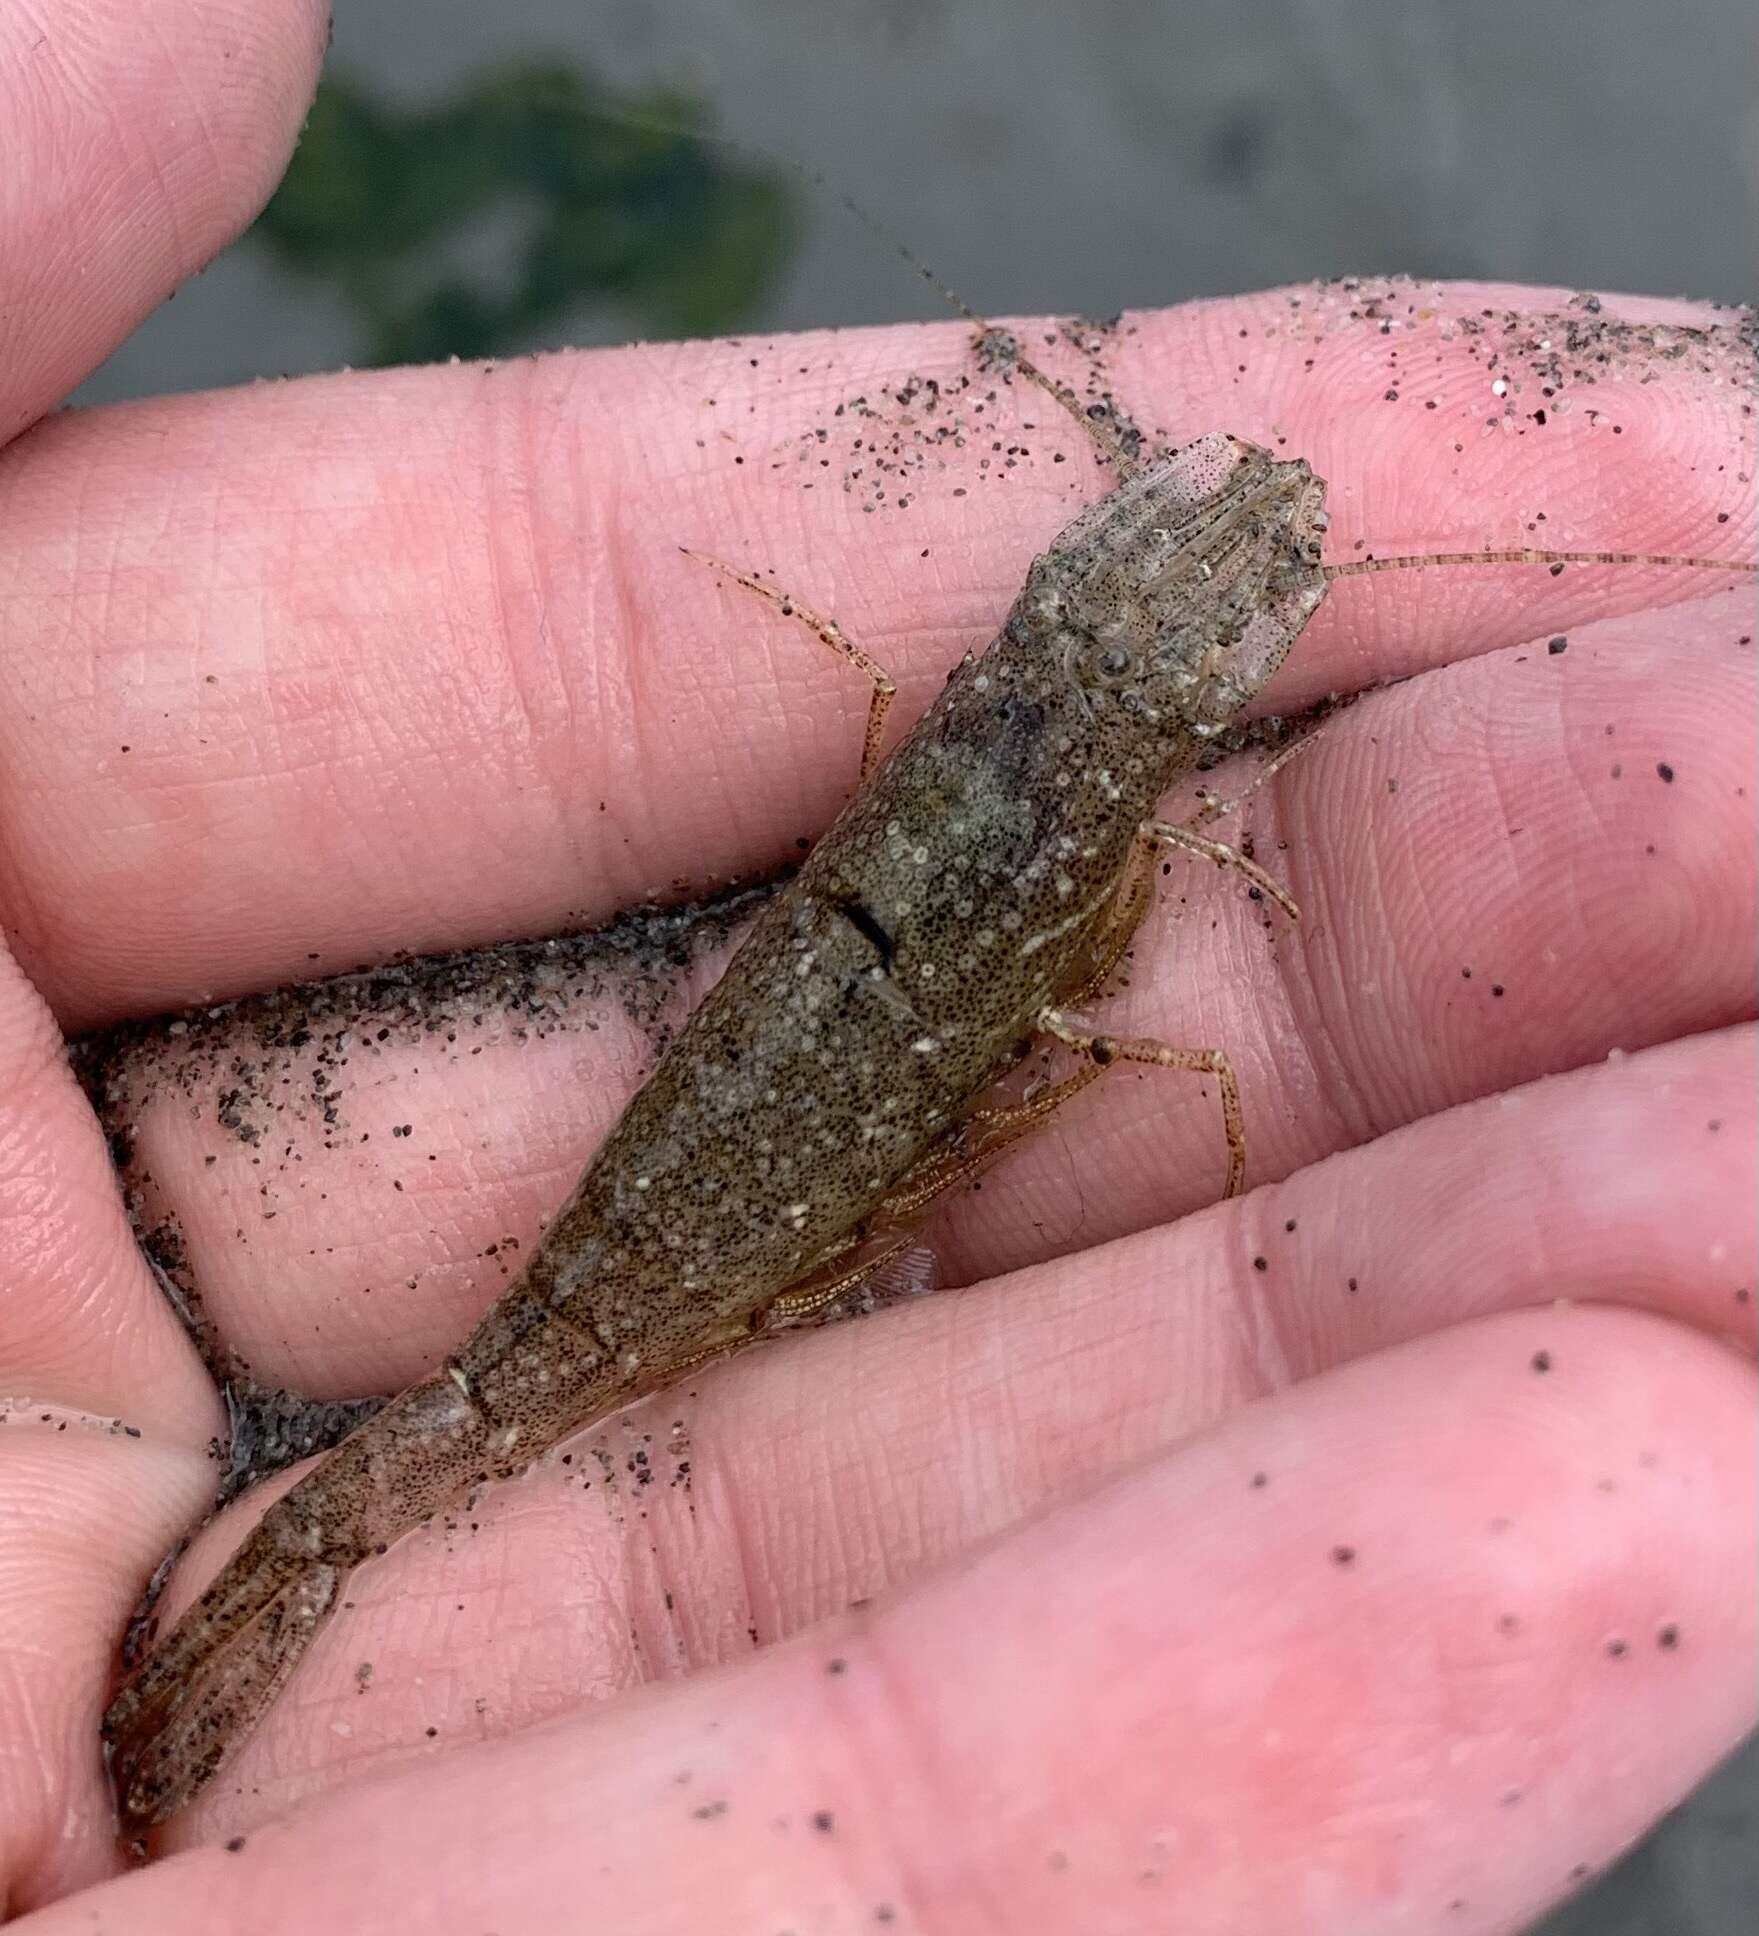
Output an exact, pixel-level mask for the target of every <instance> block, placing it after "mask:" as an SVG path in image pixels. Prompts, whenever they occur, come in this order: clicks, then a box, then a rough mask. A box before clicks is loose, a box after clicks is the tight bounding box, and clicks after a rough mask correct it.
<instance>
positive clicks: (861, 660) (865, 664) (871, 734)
mask: <svg viewBox="0 0 1759 1936" xmlns="http://www.w3.org/2000/svg"><path fill="white" fill-rule="evenodd" d="M678 549H679V550H680V551H682V552H683V553H684V555H685V557H686V558H694V559H695V560H696V561H697V562H698V563H699V564H704V565H707V566H708V567H709V568H710V570H712V571H718V572H719V573H720V574H721V576H722V577H723V578H730V579H732V581H733V583H734V584H735V585H743V586H744V587H745V589H746V590H747V591H748V592H756V593H757V595H758V597H759V598H763V599H767V600H768V601H769V603H770V604H772V605H773V606H775V608H776V609H777V611H779V612H780V613H781V614H782V616H783V617H784V618H795V619H798V620H799V621H800V623H801V624H802V625H804V626H805V627H806V629H807V630H808V631H809V632H811V633H812V634H813V636H814V637H815V638H818V639H821V640H822V641H823V642H824V643H825V644H826V645H828V646H829V647H830V648H831V650H832V651H833V652H835V653H837V654H838V655H839V656H840V657H842V658H845V659H847V660H848V661H849V663H850V664H851V665H852V666H854V667H855V668H856V669H857V670H858V671H860V672H862V673H864V674H865V675H866V676H867V678H868V679H870V680H871V681H872V682H873V697H872V699H870V700H869V701H868V706H867V729H866V731H865V732H864V733H863V734H862V736H861V775H860V779H859V781H858V784H859V785H861V786H865V785H866V784H867V781H868V778H869V776H870V775H871V774H872V772H873V769H874V768H875V767H876V766H877V765H878V764H879V751H880V740H881V738H882V737H883V736H884V733H885V727H886V714H887V713H889V712H890V711H891V709H892V701H893V700H894V699H896V698H897V696H898V688H897V686H896V685H895V684H894V683H893V681H892V675H891V674H890V673H889V672H887V671H886V669H885V667H884V666H882V665H881V664H880V663H879V661H878V660H877V659H875V658H872V657H871V656H870V655H869V654H867V653H866V652H863V651H862V649H861V647H860V646H858V645H857V644H856V643H855V641H854V640H853V639H852V638H850V636H849V635H848V633H847V632H845V631H844V630H843V628H842V627H841V626H840V625H839V624H838V623H837V621H836V620H835V619H834V618H825V617H822V616H821V615H820V614H819V613H817V612H815V611H813V610H812V609H811V607H810V606H806V605H802V604H801V603H800V601H799V600H798V599H796V598H790V597H789V596H788V595H787V594H786V593H785V592H781V591H778V590H777V589H776V587H775V586H774V585H766V584H765V583H764V582H763V580H762V579H761V578H753V577H752V576H751V575H750V574H749V573H747V572H743V571H740V570H738V569H737V568H736V567H734V566H732V565H724V564H722V563H721V561H720V559H718V558H711V557H709V556H708V555H707V553H706V552H701V551H692V550H691V549H690V547H689V546H688V545H680V546H679V547H678Z"/></svg>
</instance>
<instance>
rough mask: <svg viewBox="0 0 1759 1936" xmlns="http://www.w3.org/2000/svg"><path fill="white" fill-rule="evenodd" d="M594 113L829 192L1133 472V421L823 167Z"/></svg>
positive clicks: (661, 124) (749, 145)
mask: <svg viewBox="0 0 1759 1936" xmlns="http://www.w3.org/2000/svg"><path fill="white" fill-rule="evenodd" d="M593 112H594V113H595V114H596V115H598V116H599V118H600V119H601V120H605V121H616V122H621V123H622V124H623V125H624V126H625V127H631V128H641V129H645V130H646V131H647V132H649V133H652V134H669V135H681V136H684V137H686V138H688V139H689V140H692V141H700V142H702V143H703V144H704V145H705V146H707V147H711V148H721V149H724V150H725V151H726V152H727V153H728V154H733V155H740V156H743V157H744V158H745V159H746V160H747V161H754V162H759V163H762V164H763V165H764V166H765V167H770V168H781V169H784V170H785V171H786V172H787V173H788V174H790V175H793V176H794V177H795V178H796V179H797V180H799V181H802V182H804V183H805V184H806V185H807V187H808V188H811V189H812V190H814V191H815V192H816V193H818V194H820V195H828V196H829V197H830V198H831V199H832V200H833V201H836V202H840V203H841V204H842V206H843V207H844V208H845V209H846V210H847V211H848V213H849V214H851V215H853V216H854V217H855V219H856V221H858V222H859V223H860V224H861V225H862V227H863V228H865V229H866V230H867V231H868V233H869V234H870V235H872V236H874V237H875V238H876V240H878V241H879V242H881V243H883V244H884V245H885V246H886V247H887V248H888V249H890V250H891V251H892V253H893V254H894V255H896V256H897V257H898V258H899V260H900V261H902V262H903V263H904V264H905V266H906V267H907V268H909V269H911V270H913V271H914V272H915V273H916V274H917V275H918V276H920V277H921V278H922V280H923V281H924V282H926V283H927V284H928V286H929V288H931V289H932V290H933V291H934V292H935V294H936V295H937V296H938V297H940V299H941V301H942V302H944V303H945V304H946V305H947V306H948V308H950V309H951V310H952V311H953V312H954V314H955V315H958V316H962V317H963V318H964V319H965V321H966V322H968V323H970V324H971V326H972V327H973V328H974V329H976V330H977V331H978V332H979V343H978V352H979V354H980V355H983V356H986V357H988V358H989V359H990V360H991V361H993V362H995V363H998V364H1001V365H1004V366H1005V367H1006V368H1008V369H1012V370H1018V371H1019V372H1020V374H1021V375H1022V376H1023V377H1025V378H1026V380H1027V382H1029V383H1034V384H1036V385H1037V386H1038V388H1039V389H1041V390H1042V391H1043V392H1044V393H1045V395H1046V396H1048V397H1050V398H1051V399H1052V400H1053V402H1055V403H1057V404H1059V405H1060V406H1061V407H1062V408H1063V409H1064V410H1066V411H1067V412H1068V413H1069V415H1070V416H1071V417H1072V418H1074V420H1075V422H1076V423H1078V424H1079V425H1080V426H1081V429H1082V430H1083V431H1084V432H1085V433H1086V435H1087V436H1088V438H1089V439H1091V441H1092V442H1093V444H1094V446H1095V447H1096V448H1097V450H1098V451H1099V454H1100V458H1101V460H1102V461H1103V462H1105V463H1109V464H1113V465H1115V466H1116V467H1117V469H1118V471H1119V472H1120V474H1121V475H1122V476H1125V477H1128V476H1129V475H1130V474H1131V472H1132V471H1134V470H1135V468H1136V450H1137V448H1138V447H1139V445H1140V443H1141V441H1142V439H1141V433H1140V432H1139V431H1137V430H1136V429H1135V427H1134V426H1133V425H1132V426H1128V427H1126V428H1124V429H1120V428H1118V427H1117V413H1116V411H1115V410H1114V408H1113V407H1112V406H1111V405H1110V404H1109V403H1100V404H1094V405H1092V406H1091V407H1090V406H1088V405H1086V404H1083V403H1082V401H1081V399H1080V398H1079V397H1078V396H1076V394H1075V393H1074V391H1073V390H1071V389H1070V388H1069V386H1068V385H1067V384H1066V383H1063V382H1060V381H1059V380H1058V379H1057V378H1056V377H1054V376H1052V375H1051V374H1050V373H1049V372H1048V371H1046V370H1041V369H1040V368H1039V367H1038V365H1037V364H1036V363H1034V362H1033V361H1032V359H1031V358H1030V357H1029V356H1028V355H1027V354H1026V352H1025V351H1024V350H1023V349H1022V348H1021V347H1020V343H1019V340H1018V338H1016V337H1015V336H1013V335H1011V334H1010V333H1009V332H1008V331H1007V330H1005V329H1000V328H998V327H997V326H996V325H995V324H994V323H992V322H991V321H990V320H989V318H988V317H987V316H985V315H983V314H981V313H980V312H979V311H978V310H975V309H973V308H972V307H971V305H970V304H969V303H968V302H967V301H966V300H965V298H964V297H963V296H961V295H960V294H959V292H958V290H956V289H955V288H954V287H953V286H952V284H951V283H950V282H948V281H947V280H946V279H945V278H944V277H943V276H941V275H940V274H939V273H938V272H937V271H936V270H934V269H931V268H930V267H929V265H928V264H927V263H926V262H925V261H923V259H922V257H921V256H919V255H918V254H917V253H916V252H915V250H914V249H912V248H911V247H910V245H909V244H908V243H907V242H905V241H903V240H902V239H901V238H900V237H898V236H896V235H894V234H893V233H892V231H891V230H890V229H889V228H887V227H886V225H885V223H884V222H882V221H881V220H880V218H879V217H878V216H877V215H875V214H874V213H873V211H872V210H871V209H868V208H864V207H863V206H862V204H861V203H860V202H858V201H857V200H856V199H855V197H854V196H853V195H851V194H850V193H849V192H848V191H847V190H846V189H844V188H841V187H839V186H838V184H837V183H835V182H833V181H832V180H831V179H830V177H829V176H828V175H826V174H825V173H824V172H823V171H822V170H820V169H817V168H809V167H807V165H806V164H805V163H804V162H801V161H796V160H795V159H794V157H793V156H792V155H785V154H782V153H780V152H779V151H777V150H774V149H769V148H765V147H763V146H762V145H761V144H759V143H757V142H754V141H744V140H741V139H739V138H738V137H737V136H735V135H730V134H719V133H710V132H708V131H707V130H705V129H701V128H692V127H688V126H685V125H683V124H682V123H676V122H669V121H667V120H666V119H665V118H664V117H663V116H659V115H650V114H638V113H636V112H635V111H634V110H633V109H629V108H612V107H602V106H601V107H595V108H594V109H593Z"/></svg>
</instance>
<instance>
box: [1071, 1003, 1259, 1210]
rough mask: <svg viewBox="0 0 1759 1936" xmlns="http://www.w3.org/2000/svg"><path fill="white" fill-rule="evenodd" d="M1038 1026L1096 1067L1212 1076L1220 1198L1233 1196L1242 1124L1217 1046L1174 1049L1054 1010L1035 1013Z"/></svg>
mask: <svg viewBox="0 0 1759 1936" xmlns="http://www.w3.org/2000/svg"><path fill="white" fill-rule="evenodd" d="M1038 1027H1039V1029H1040V1030H1041V1031H1042V1032H1043V1033H1044V1034H1046V1035H1049V1036H1053V1037H1055V1039H1056V1040H1057V1041H1059V1042H1061V1043H1062V1044H1063V1045H1064V1046H1065V1047H1067V1048H1071V1049H1075V1050H1078V1051H1079V1052H1080V1053H1081V1054H1083V1055H1088V1056H1091V1057H1092V1058H1093V1060H1094V1062H1095V1063H1097V1064H1098V1065H1099V1067H1100V1068H1102V1069H1104V1068H1109V1067H1110V1066H1111V1065H1112V1064H1113V1063H1116V1062H1139V1063H1143V1064H1145V1065H1146V1066H1148V1067H1150V1068H1155V1069H1189V1070H1190V1071H1191V1072H1192V1073H1193V1074H1197V1075H1207V1076H1214V1077H1215V1080H1216V1086H1217V1088H1218V1089H1219V1090H1220V1091H1221V1099H1222V1122H1223V1124H1224V1126H1225V1128H1226V1130H1227V1138H1228V1176H1227V1182H1226V1184H1225V1185H1224V1186H1223V1189H1222V1195H1223V1196H1224V1197H1237V1196H1238V1195H1239V1194H1240V1185H1241V1183H1242V1182H1243V1181H1244V1180H1245V1175H1246V1125H1245V1118H1244V1116H1243V1115H1242V1113H1241V1110H1240V1085H1239V1082H1238V1081H1237V1080H1236V1078H1235V1076H1234V1070H1233V1065H1232V1064H1231V1063H1230V1062H1229V1061H1228V1058H1227V1057H1226V1056H1225V1055H1224V1054H1223V1053H1222V1052H1221V1050H1220V1049H1177V1048H1173V1047H1172V1046H1171V1045H1170V1044H1168V1043H1165V1042H1157V1041H1155V1040H1154V1039H1153V1038H1152V1037H1150V1036H1145V1035H1105V1034H1102V1033H1100V1032H1099V1031H1097V1030H1094V1029H1088V1028H1084V1027H1083V1026H1082V1025H1081V1023H1080V1022H1079V1021H1077V1020H1076V1019H1075V1018H1074V1017H1072V1016H1068V1015H1065V1014H1064V1013H1063V1012H1062V1010H1060V1009H1055V1008H1047V1009H1043V1010H1041V1011H1040V1013H1039V1017H1038Z"/></svg>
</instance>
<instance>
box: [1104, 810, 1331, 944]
mask: <svg viewBox="0 0 1759 1936" xmlns="http://www.w3.org/2000/svg"><path fill="white" fill-rule="evenodd" d="M1143 833H1144V835H1145V837H1147V838H1148V839H1149V840H1151V841H1153V842H1154V843H1155V845H1157V846H1163V847H1182V848H1183V849H1184V850H1185V852H1186V853H1188V854H1196V855H1197V856H1198V857H1199V858H1200V859H1202V860H1212V861H1214V862H1215V864H1216V866H1218V867H1231V868H1233V869H1234V870H1235V872H1236V873H1238V874H1240V875H1242V876H1244V878H1245V879H1246V880H1247V881H1249V882H1250V883H1251V885H1252V886H1253V887H1255V888H1257V889H1258V891H1259V893H1260V894H1266V895H1268V896H1269V897H1270V899H1271V900H1273V901H1275V902H1276V904H1277V906H1278V907H1280V908H1281V909H1282V911H1283V912H1284V913H1285V914H1286V915H1287V916H1288V917H1289V919H1290V920H1291V921H1299V920H1300V918H1301V910H1300V908H1299V907H1298V906H1297V905H1296V903H1295V899H1294V896H1293V895H1291V894H1290V893H1289V891H1288V889H1287V888H1286V887H1284V886H1283V885H1282V883H1281V882H1280V881H1278V880H1276V879H1275V878H1274V877H1273V876H1272V875H1269V874H1267V873H1266V872H1265V871H1264V869H1263V868H1262V867H1260V866H1259V865H1258V863H1257V862H1256V861H1254V860H1248V859H1247V858H1246V856H1245V855H1244V854H1243V853H1241V852H1240V850H1239V848H1237V847H1230V846H1229V845H1228V844H1227V842H1226V841H1225V840H1211V839H1210V838H1209V837H1208V835H1207V834H1200V833H1194V832H1193V831H1192V830H1191V829H1190V828H1189V827H1175V826H1173V825H1172V824H1171V823H1170V822H1168V821H1165V820H1151V821H1150V822H1149V823H1148V825H1147V826H1146V827H1145V828H1144V829H1143Z"/></svg>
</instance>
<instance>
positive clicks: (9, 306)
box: [0, 0, 329, 444]
mask: <svg viewBox="0 0 1759 1936" xmlns="http://www.w3.org/2000/svg"><path fill="white" fill-rule="evenodd" d="M328 19H329V8H328V7H327V6H326V5H324V4H323V0H274V4H272V5H268V6H254V7H249V8H241V7H239V6H237V5H236V4H235V3H234V0H42V3H41V4H38V5H35V6H30V7H12V8H8V9H6V11H5V13H4V14H3V15H0V127H3V128H5V130H6V173H7V180H6V188H5V193H4V195H0V286H3V287H4V288H5V290H6V292H7V294H6V303H5V307H4V310H3V311H0V444H4V443H5V442H6V441H7V440H8V439H9V438H11V437H14V436H16V435H17V434H18V432H19V431H21V430H23V429H25V428H26V426H27V425H29V424H31V423H33V422H35V420H36V419H37V418H38V417H40V416H41V415H42V414H43V412H44V411H46V410H49V409H52V408H53V407H54V405H55V404H56V403H58V402H59V401H60V400H61V399H62V398H63V397H64V396H65V395H66V394H67V392H68V391H69V390H71V389H72V388H73V387H74V385H75V384H76V383H78V382H79V381H80V379H81V378H82V377H84V376H85V375H86V374H87V373H88V372H89V371H91V370H92V369H94V368H95V367H96V366H97V365H98V364H99V363H100V362H102V361H103V359H104V358H105V357H106V356H107V355H108V354H109V353H110V351H111V350H113V349H114V348H115V347H116V345H117V344H118V343H120V342H121V341H122V339H123V338H124V337H125V336H126V335H127V334H128V333H129V331H130V330H132V329H133V328H134V327H135V325H136V324H137V323H138V322H140V320H141V318H142V317H143V316H145V315H146V314H147V313H148V312H149V311H150V310H152V309H154V308H156V307H157V306H158V304H160V303H161V302H163V301H164V300H165V298H166V297H167V296H169V295H170V294H171V293H172V291H173V290H175V289H176V287H177V285H178V284H179V283H180V282H182V281H183V280H184V279H185V277H187V276H191V275H193V274H194V273H195V272H196V271H197V270H198V269H200V268H201V267H203V265H204V264H205V263H207V262H208V261H209V259H210V258H211V257H213V256H214V255H216V254H217V253H218V252H219V250H220V249H221V248H223V247H224V246H225V244H226V243H228V242H230V241H231V240H232V238H233V237H234V236H235V235H237V234H238V233H239V232H240V231H241V230H242V229H243V228H244V227H245V225H246V224H247V223H248V222H249V221H250V220H251V219H252V217H253V216H255V214H256V212H257V211H258V209H260V208H261V207H262V205H263V203H264V202H265V201H266V200H267V199H268V196H269V191H270V190H271V189H272V188H273V187H274V185H275V183H276V181H277V180H278V179H279V178H280V174H281V170H282V169H283V168H284V167H285V166H286V164H287V156H288V154H289V152H290V151H291V149H292V146H293V142H294V139H295V137H296V135H297V134H298V131H299V124H300V121H301V119H302V118H303V116H304V114H305V111H306V109H307V107H309V106H310V104H311V96H312V89H313V87H314V86H315V85H316V82H317V70H318V63H319V61H320V60H321V59H322V56H323V47H324V35H325V31H326V28H327V24H328Z"/></svg>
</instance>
